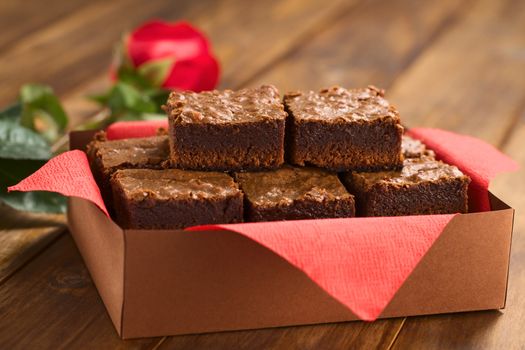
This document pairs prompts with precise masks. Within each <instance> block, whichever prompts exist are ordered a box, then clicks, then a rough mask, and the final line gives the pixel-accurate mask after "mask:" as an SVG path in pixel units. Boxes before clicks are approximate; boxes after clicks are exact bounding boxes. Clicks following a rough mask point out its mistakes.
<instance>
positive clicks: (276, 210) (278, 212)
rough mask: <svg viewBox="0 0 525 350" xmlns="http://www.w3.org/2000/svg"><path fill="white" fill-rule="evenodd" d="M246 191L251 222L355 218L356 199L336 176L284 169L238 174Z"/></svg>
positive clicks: (324, 172)
mask: <svg viewBox="0 0 525 350" xmlns="http://www.w3.org/2000/svg"><path fill="white" fill-rule="evenodd" d="M235 177H236V180H237V182H238V183H239V185H240V187H241V189H242V190H243V192H244V199H245V211H246V213H245V218H246V220H247V221H276V220H299V219H320V218H341V217H351V216H354V215H355V205H354V197H353V196H352V195H351V194H349V193H348V192H347V191H346V189H345V187H344V186H343V184H342V183H341V182H340V181H339V178H338V177H337V175H336V174H333V173H329V172H327V171H325V170H322V169H316V168H298V167H291V166H284V167H283V168H281V169H278V170H274V171H264V172H246V173H237V174H235Z"/></svg>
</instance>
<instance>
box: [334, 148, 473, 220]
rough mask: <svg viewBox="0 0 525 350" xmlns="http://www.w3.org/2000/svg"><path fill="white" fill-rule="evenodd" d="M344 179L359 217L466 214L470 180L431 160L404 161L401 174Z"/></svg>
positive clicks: (356, 174)
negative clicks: (353, 197)
mask: <svg viewBox="0 0 525 350" xmlns="http://www.w3.org/2000/svg"><path fill="white" fill-rule="evenodd" d="M343 179H344V182H345V184H346V185H347V187H348V188H349V190H350V192H351V193H353V194H354V195H355V197H356V205H357V213H358V214H359V215H360V216H401V215H419V214H448V213H466V212H467V189H468V185H469V183H470V178H469V177H468V176H466V175H464V174H463V173H462V172H461V171H460V170H459V169H458V168H457V167H455V166H452V165H448V164H445V163H443V162H441V161H438V160H435V159H434V158H432V157H427V156H422V157H420V158H408V159H405V161H404V165H403V169H402V170H400V171H383V172H376V173H366V172H352V173H347V174H345V175H344V176H343Z"/></svg>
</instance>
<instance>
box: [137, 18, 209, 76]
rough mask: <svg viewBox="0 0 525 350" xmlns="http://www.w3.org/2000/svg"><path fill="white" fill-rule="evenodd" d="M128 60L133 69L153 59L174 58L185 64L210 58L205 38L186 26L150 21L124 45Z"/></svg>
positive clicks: (185, 24) (138, 29) (186, 24)
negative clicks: (129, 59)
mask: <svg viewBox="0 0 525 350" xmlns="http://www.w3.org/2000/svg"><path fill="white" fill-rule="evenodd" d="M127 44H128V45H127V46H128V47H127V49H128V54H129V57H130V58H131V60H132V62H133V64H134V65H135V66H140V65H141V64H142V63H144V62H147V61H149V60H152V59H159V58H164V57H167V56H168V57H170V56H175V58H176V60H181V61H182V60H188V59H191V58H194V57H199V56H202V55H204V54H209V44H208V41H207V39H206V37H205V36H204V35H203V34H202V33H201V32H200V31H198V30H197V29H196V28H194V27H193V26H191V25H190V24H189V23H186V22H178V23H173V24H170V23H166V22H162V21H152V22H148V23H145V24H144V25H142V26H141V27H139V28H137V29H136V30H135V31H134V32H133V33H131V35H130V36H129V39H128V42H127Z"/></svg>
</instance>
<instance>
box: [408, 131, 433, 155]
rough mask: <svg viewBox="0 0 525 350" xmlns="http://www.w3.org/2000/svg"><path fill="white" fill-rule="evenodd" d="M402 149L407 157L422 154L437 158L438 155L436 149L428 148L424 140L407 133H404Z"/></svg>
mask: <svg viewBox="0 0 525 350" xmlns="http://www.w3.org/2000/svg"><path fill="white" fill-rule="evenodd" d="M401 150H402V152H403V157H405V158H420V157H422V156H427V157H431V158H435V156H436V154H435V153H434V151H432V150H431V149H428V148H427V146H426V145H425V144H424V143H423V142H421V141H419V140H417V139H413V138H412V137H410V136H407V135H403V140H402V142H401Z"/></svg>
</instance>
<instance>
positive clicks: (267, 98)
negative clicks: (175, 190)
mask: <svg viewBox="0 0 525 350" xmlns="http://www.w3.org/2000/svg"><path fill="white" fill-rule="evenodd" d="M164 110H165V111H166V112H167V113H168V120H169V136H170V149H171V162H172V165H173V166H175V167H177V168H182V169H195V170H223V171H228V170H256V169H260V168H276V167H278V166H280V165H281V164H282V163H283V161H284V126H285V120H286V112H285V111H284V106H283V104H282V102H281V100H280V97H279V92H278V91H277V89H276V88H275V87H274V86H270V85H263V86H261V87H258V88H248V89H242V90H238V91H232V90H224V91H205V92H201V93H195V92H190V91H185V92H180V91H174V92H172V93H171V94H170V96H169V98H168V101H167V103H166V105H165V106H164Z"/></svg>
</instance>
